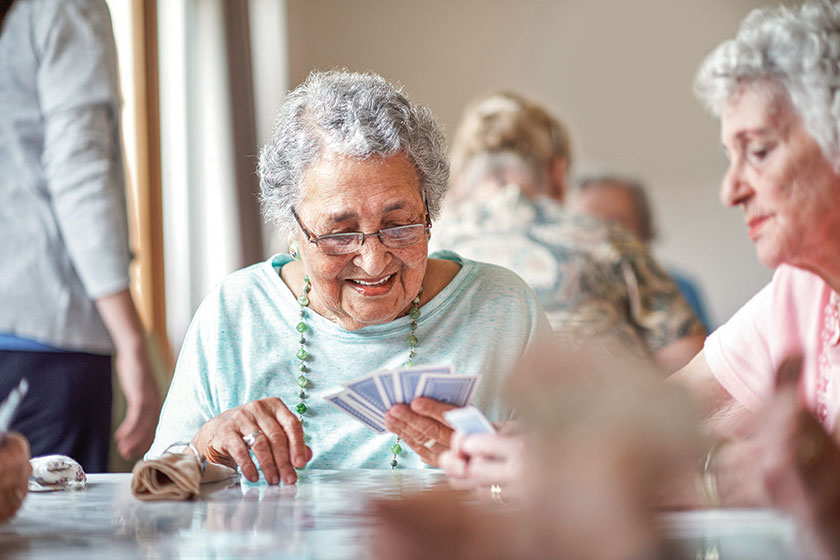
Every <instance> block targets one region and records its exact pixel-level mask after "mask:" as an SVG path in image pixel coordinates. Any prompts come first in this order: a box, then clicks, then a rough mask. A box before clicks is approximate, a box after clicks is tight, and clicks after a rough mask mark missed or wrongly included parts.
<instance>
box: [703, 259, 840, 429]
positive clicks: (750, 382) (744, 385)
mask: <svg viewBox="0 0 840 560" xmlns="http://www.w3.org/2000/svg"><path fill="white" fill-rule="evenodd" d="M795 353H799V354H801V355H802V358H803V371H802V383H803V389H804V394H805V400H806V402H807V404H808V407H809V408H810V409H811V410H812V411H814V414H815V415H816V416H817V418H819V420H820V421H821V422H822V423H823V425H824V426H825V428H826V429H827V430H828V431H833V430H834V427H835V425H836V417H837V414H838V409H840V378H838V376H840V311H839V310H838V296H837V294H836V293H834V292H833V291H832V290H831V288H830V287H829V286H828V285H827V284H826V283H825V282H824V281H823V280H822V279H821V278H820V277H819V276H817V275H815V274H813V273H810V272H807V271H804V270H800V269H797V268H794V267H791V266H787V265H782V266H780V267H779V268H778V269H777V270H776V273H775V274H774V275H773V280H772V281H771V282H770V284H768V285H767V286H766V287H765V288H764V289H762V290H761V291H760V292H759V293H758V294H756V295H755V296H754V297H753V298H752V299H751V300H750V301H749V302H747V304H746V305H744V307H742V308H741V309H739V310H738V311H737V312H736V313H735V315H733V316H732V318H731V319H730V320H729V321H727V322H726V324H724V325H722V326H721V327H720V328H718V329H717V330H716V331H715V332H713V333H712V334H711V335H710V336H709V337H708V338H707V339H706V343H705V346H704V355H705V357H706V361H707V362H708V364H709V367H710V368H711V370H712V373H713V374H714V375H715V377H716V378H717V380H718V381H719V382H720V384H721V385H723V387H724V388H725V389H726V390H727V391H729V393H730V394H732V396H733V397H735V399H736V400H737V401H738V402H740V403H741V404H743V405H744V406H745V407H747V408H748V409H751V410H756V409H758V408H759V407H760V406H761V403H762V402H763V401H764V400H765V399H766V398H768V396H769V395H770V394H771V393H772V391H773V385H774V379H775V375H776V368H777V367H778V366H779V364H781V363H782V361H783V360H784V359H785V358H786V357H787V356H790V355H791V354H795Z"/></svg>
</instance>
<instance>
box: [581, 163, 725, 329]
mask: <svg viewBox="0 0 840 560" xmlns="http://www.w3.org/2000/svg"><path fill="white" fill-rule="evenodd" d="M569 208H570V209H571V210H574V211H576V212H580V213H582V214H589V215H590V216H595V217H597V218H601V219H602V220H605V221H607V222H612V223H614V224H617V225H619V226H621V227H623V228H624V229H626V230H627V231H629V232H631V233H633V234H635V235H636V237H638V238H639V239H640V240H642V241H643V242H644V243H645V244H647V245H648V246H649V245H650V243H651V242H652V241H653V240H654V239H655V238H656V226H655V225H654V219H653V210H652V209H651V206H650V202H649V200H648V196H647V193H646V192H645V188H644V186H643V185H642V184H641V183H640V182H639V181H636V180H635V179H632V178H630V177H624V176H621V175H616V174H611V173H605V174H599V175H591V176H585V177H583V178H581V179H580V180H578V181H577V184H576V186H575V188H574V189H573V190H572V192H571V194H570V196H569ZM668 273H669V274H670V275H671V278H673V279H674V282H676V284H677V286H678V287H679V289H680V292H681V293H682V295H683V297H684V298H685V299H686V301H688V304H689V305H690V306H691V308H692V309H693V310H694V314H695V315H697V318H698V319H699V320H700V322H701V323H703V326H704V327H705V328H706V331H707V332H711V331H712V328H711V323H710V322H709V315H708V313H707V312H706V307H705V305H704V304H703V298H702V297H701V295H700V290H699V288H697V286H696V285H695V283H694V281H693V280H692V279H691V278H689V277H688V276H686V275H685V274H682V273H681V272H678V271H676V270H674V269H673V268H669V269H668Z"/></svg>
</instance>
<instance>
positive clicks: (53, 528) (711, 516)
mask: <svg viewBox="0 0 840 560" xmlns="http://www.w3.org/2000/svg"><path fill="white" fill-rule="evenodd" d="M130 476H131V475H129V474H92V475H89V477H88V488H87V489H86V490H80V491H68V492H51V493H30V494H29V495H28V496H27V498H26V501H25V502H24V505H23V507H22V508H21V510H20V511H19V512H18V514H17V516H16V517H15V518H14V519H13V520H11V521H10V522H8V523H5V524H0V558H3V559H15V560H18V559H30V558H50V559H66V558H84V559H92V558H151V559H155V558H215V559H221V558H277V559H287V558H288V559H292V558H294V559H307V558H318V559H333V558H334V559H353V560H361V559H363V558H367V557H368V556H369V555H368V554H367V552H366V550H367V545H368V542H369V539H370V536H371V534H372V530H373V522H374V521H373V519H372V518H371V517H370V516H369V515H368V514H367V508H366V504H367V503H368V501H369V500H370V499H372V498H399V497H401V496H404V495H409V494H414V493H417V492H421V491H423V490H425V489H429V488H431V487H432V486H435V485H437V484H441V483H443V477H442V475H441V473H440V472H438V471H435V470H395V471H391V470H343V471H329V470H304V471H301V473H300V479H299V481H298V483H297V484H295V485H292V486H268V485H266V484H264V483H262V484H250V483H248V482H247V481H244V479H243V480H242V481H241V482H240V481H239V480H234V481H232V482H228V483H220V484H217V485H206V486H205V487H203V490H202V497H201V498H200V499H198V500H195V501H189V502H141V501H139V500H137V499H135V498H134V497H132V495H131V492H130V490H129V481H130ZM660 521H661V524H662V527H663V529H664V531H665V533H666V535H667V536H668V539H669V540H671V541H672V542H674V543H677V544H678V545H679V546H680V549H681V550H684V551H685V558H687V559H690V560H696V559H698V558H699V559H703V560H742V559H743V560H754V559H756V558H762V559H766V560H786V559H789V558H797V555H796V553H795V552H794V540H795V539H794V531H793V525H792V523H791V522H790V521H789V520H788V519H787V518H785V517H784V516H781V515H779V514H777V513H774V512H772V511H764V510H734V511H733V510H727V511H721V510H717V511H715V510H713V511H698V512H681V513H668V514H663V515H662V516H661V517H660ZM395 558H396V557H395Z"/></svg>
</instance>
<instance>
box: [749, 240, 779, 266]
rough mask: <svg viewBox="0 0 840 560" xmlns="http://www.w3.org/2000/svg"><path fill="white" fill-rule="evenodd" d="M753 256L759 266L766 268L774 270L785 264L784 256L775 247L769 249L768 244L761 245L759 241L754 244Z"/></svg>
mask: <svg viewBox="0 0 840 560" xmlns="http://www.w3.org/2000/svg"><path fill="white" fill-rule="evenodd" d="M755 254H756V256H757V257H758V260H759V261H760V262H761V264H763V265H764V266H766V267H767V268H772V269H776V268H778V267H779V266H781V265H783V264H785V262H786V259H785V258H784V255H783V254H782V253H781V252H780V251H779V250H778V249H777V248H776V247H771V246H769V244H766V245H762V243H761V241H760V240H759V241H758V242H757V243H756V246H755Z"/></svg>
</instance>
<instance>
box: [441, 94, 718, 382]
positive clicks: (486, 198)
mask: <svg viewBox="0 0 840 560" xmlns="http://www.w3.org/2000/svg"><path fill="white" fill-rule="evenodd" d="M570 164H571V149H570V146H569V138H568V134H567V133H566V130H565V128H564V127H563V126H562V125H561V124H560V122H559V121H558V120H557V119H555V118H554V117H553V116H551V115H550V114H549V113H548V112H547V111H545V110H544V109H543V108H542V107H539V106H537V105H535V104H534V103H531V102H530V101H528V100H526V99H524V98H523V97H521V96H519V95H516V94H513V93H507V92H497V93H491V94H489V95H486V96H483V97H481V98H478V99H476V100H475V101H473V102H472V103H470V104H469V105H468V107H467V108H466V110H465V112H464V116H463V118H462V121H461V124H460V125H459V128H458V130H457V132H456V135H455V141H454V144H453V149H452V165H453V169H452V180H451V182H452V194H451V196H449V197H448V198H447V206H446V208H445V209H444V213H443V215H442V216H441V219H440V221H439V223H438V224H437V225H436V228H435V229H436V233H435V237H434V238H433V240H432V243H433V246H434V247H435V248H446V249H452V250H454V251H456V252H458V253H460V254H463V255H467V256H469V257H470V258H474V259H477V260H481V261H486V262H491V263H494V264H498V265H501V266H504V267H507V268H510V269H511V270H513V271H515V272H516V273H517V274H519V275H521V276H522V278H523V279H524V280H525V281H526V282H527V283H528V284H529V285H530V286H531V288H532V289H533V290H534V291H535V292H536V294H537V297H538V298H539V300H540V303H541V304H542V306H543V308H544V309H545V311H546V314H547V315H548V317H549V320H550V321H551V324H552V327H553V328H554V329H555V331H558V332H563V331H566V332H577V333H580V334H581V335H583V336H611V337H615V338H617V339H620V340H621V341H622V342H623V344H625V345H626V346H627V347H628V348H630V349H632V350H633V351H635V352H636V353H637V354H638V355H639V356H650V357H651V358H653V360H654V361H655V362H656V364H657V365H658V366H659V368H660V369H661V370H662V371H663V372H665V373H672V372H674V371H676V370H677V369H679V368H680V367H682V366H683V365H685V364H686V363H687V362H688V360H689V359H691V357H692V356H694V355H695V354H696V353H697V352H698V351H699V350H700V348H701V345H702V341H703V338H704V336H705V330H704V329H703V326H702V325H701V324H700V322H699V321H698V320H697V318H696V317H695V316H694V313H693V312H692V311H691V308H690V307H689V306H688V304H687V303H686V302H685V300H684V299H683V298H682V297H681V296H680V293H679V290H678V288H677V287H676V285H675V284H674V282H673V280H671V278H670V277H669V276H668V274H667V273H666V272H665V271H663V270H662V268H660V267H659V265H658V264H657V263H656V261H655V260H654V259H653V258H652V257H651V255H650V254H649V253H648V251H647V248H646V247H645V246H644V244H642V243H640V242H639V241H638V240H637V239H635V238H634V237H633V236H632V235H630V234H628V233H626V232H624V231H622V230H619V229H618V228H615V227H612V226H609V225H607V224H605V223H603V222H601V221H599V220H595V219H592V218H589V217H586V216H578V215H576V214H573V213H571V212H569V211H567V210H566V209H565V208H564V207H563V206H562V204H561V201H562V200H563V198H564V196H565V193H566V182H567V174H568V168H569V166H570Z"/></svg>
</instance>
